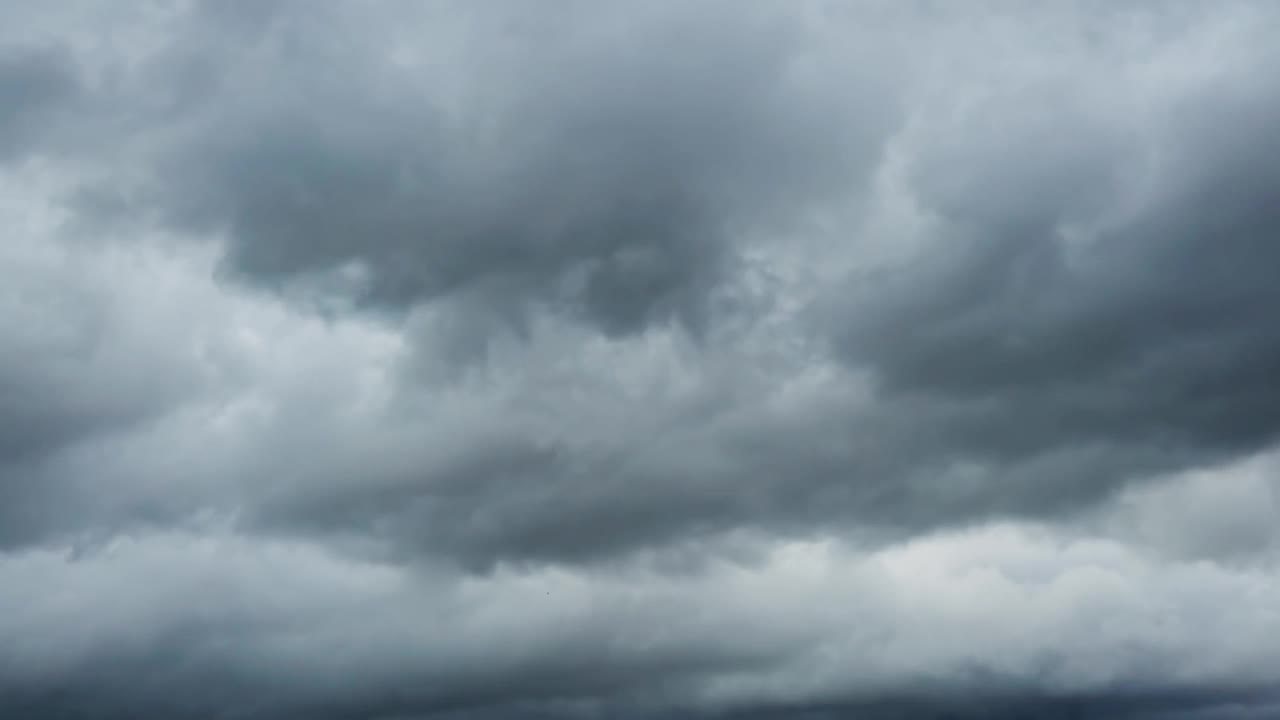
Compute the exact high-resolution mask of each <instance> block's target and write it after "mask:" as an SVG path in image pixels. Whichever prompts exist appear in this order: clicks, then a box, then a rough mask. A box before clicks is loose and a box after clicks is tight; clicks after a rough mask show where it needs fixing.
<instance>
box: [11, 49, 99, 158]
mask: <svg viewBox="0 0 1280 720" xmlns="http://www.w3.org/2000/svg"><path fill="white" fill-rule="evenodd" d="M79 89H80V88H79V83H78V76H77V73H76V69H75V68H74V66H73V65H72V62H71V59H70V57H69V56H68V54H66V53H64V52H59V51H58V50H56V49H52V48H47V47H31V46H16V47H3V48H0V162H3V161H12V160H17V159H21V158H22V157H23V156H25V155H26V154H28V153H29V152H32V151H34V150H36V149H37V148H38V147H39V145H40V143H41V141H42V140H44V139H45V137H46V135H47V133H48V131H49V129H50V124H51V122H53V121H56V120H57V119H58V118H57V116H56V113H55V112H54V111H56V110H59V109H62V108H64V107H65V106H66V104H67V103H68V102H69V101H72V100H74V99H75V98H76V96H77V94H78V91H79Z"/></svg>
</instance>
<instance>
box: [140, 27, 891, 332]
mask: <svg viewBox="0 0 1280 720" xmlns="http://www.w3.org/2000/svg"><path fill="white" fill-rule="evenodd" d="M285 7H287V6H277V7H275V9H276V10H278V11H279V12H277V13H275V14H272V13H269V12H268V11H267V10H265V9H263V8H254V9H253V10H252V11H251V12H248V13H246V14H245V15H244V16H243V17H242V16H240V15H239V14H238V13H236V12H235V11H234V10H231V9H222V10H219V11H217V16H218V21H217V22H216V23H215V24H214V28H215V29H208V28H205V27H198V28H196V29H195V30H193V31H192V32H193V33H198V34H197V35H196V41H195V42H194V43H192V44H193V45H194V46H195V49H192V48H191V47H189V45H188V43H189V41H188V40H187V38H185V37H183V38H180V39H177V40H176V41H175V46H174V47H173V48H172V49H170V50H169V51H167V52H165V53H163V54H162V55H160V56H159V58H158V61H157V62H158V63H160V65H159V67H158V69H157V72H156V74H157V76H158V77H160V78H162V82H167V83H169V84H171V85H174V86H175V89H174V91H173V93H174V95H175V97H177V96H179V95H184V94H185V95H187V96H190V97H189V99H187V100H185V101H182V102H179V104H178V105H175V107H180V109H177V110H174V112H175V113H176V115H177V116H178V118H174V117H167V118H166V121H168V122H174V123H175V124H176V125H177V126H178V127H180V128H182V130H180V131H178V132H177V133H176V135H177V138H176V139H175V141H174V142H173V143H171V144H170V145H169V146H167V147H163V148H161V149H160V150H158V154H159V159H158V160H157V163H158V167H157V173H158V174H157V177H156V178H155V181H156V186H155V187H154V188H153V189H152V192H151V193H148V194H147V196H148V198H149V199H150V200H152V201H158V202H159V203H160V207H161V212H162V214H163V215H164V216H166V217H167V218H168V219H169V220H170V221H171V222H173V223H176V224H177V225H178V226H180V227H189V228H203V229H212V230H216V231H219V232H225V233H226V237H227V245H226V263H227V266H228V268H229V269H230V270H231V271H232V272H233V273H234V275H235V276H237V277H239V278H241V279H243V280H246V281H249V282H252V283H256V284H260V285H265V286H268V287H281V286H283V287H296V286H298V285H299V284H304V285H306V284H312V283H315V282H320V283H323V284H324V287H325V288H326V289H327V290H329V291H337V292H339V293H342V294H345V295H350V296H351V297H352V299H354V300H355V301H356V302H357V303H359V304H361V305H366V306H369V307H373V308H383V309H393V310H403V309H406V308H408V307H410V306H412V305H414V304H417V303H421V302H425V301H431V300H437V299H440V298H446V297H455V296H460V297H463V298H464V299H465V300H466V301H467V302H468V303H478V304H482V305H484V306H488V307H491V310H490V314H491V315H493V316H495V317H499V318H501V319H502V320H503V322H504V323H505V324H515V326H517V327H522V326H523V325H524V323H525V321H526V319H527V315H528V313H529V312H530V311H531V308H530V307H529V306H530V305H534V306H537V307H540V308H544V309H545V308H550V309H553V310H557V311H564V312H567V313H568V314H570V315H572V316H575V317H579V318H581V319H583V320H585V321H587V322H589V323H591V324H592V325H594V326H596V327H599V328H600V329H601V330H602V331H603V332H605V333H606V334H609V335H620V334H629V333H634V332H637V331H639V330H642V329H643V328H644V327H646V326H648V325H650V324H652V323H664V322H667V321H670V320H676V321H679V322H681V323H682V324H684V325H685V326H687V327H689V328H691V329H695V330H697V329H701V328H702V327H703V326H704V325H705V323H706V322H707V320H706V315H707V313H708V312H709V311H710V308H709V303H710V302H711V296H712V294H713V292H714V291H715V289H716V288H717V287H718V286H720V285H721V284H722V283H723V282H724V279H725V274H726V273H729V272H732V271H733V265H734V263H735V262H736V260H737V257H736V256H737V251H736V249H735V240H736V238H738V237H739V236H741V235H743V234H745V233H749V232H752V231H755V230H756V229H757V226H758V225H759V224H760V223H761V222H767V223H773V224H775V225H776V226H777V227H776V230H777V231H780V232H781V231H785V229H786V223H787V222H788V221H792V220H794V219H796V218H799V217H800V215H801V213H802V211H803V209H804V207H805V206H806V205H807V204H812V203H813V202H814V201H815V200H816V199H818V198H819V197H820V196H821V195H822V194H823V193H829V192H831V190H832V189H833V188H839V189H841V190H847V186H848V185H849V184H850V183H853V184H855V185H856V183H857V182H858V181H859V179H860V177H862V176H865V175H866V174H867V173H868V172H869V171H870V170H871V169H873V168H874V167H875V164H876V158H877V155H878V152H879V148H880V143H881V141H882V140H883V137H884V135H885V134H886V133H887V132H888V131H889V130H890V129H891V127H892V125H891V122H892V120H893V116H894V110H893V108H892V107H890V103H891V100H892V98H891V96H889V95H887V94H885V93H884V92H882V88H881V87H880V86H879V84H876V83H872V82H869V80H868V78H867V76H866V74H865V73H849V74H848V77H847V78H842V79H846V80H848V81H849V82H850V85H849V86H848V87H843V88H841V90H842V92H845V93H848V99H846V98H845V96H844V95H832V94H830V93H825V92H823V90H824V88H823V87H822V86H821V85H818V86H813V85H814V83H813V82H812V81H811V80H810V79H807V78H806V77H804V75H803V69H802V68H797V64H798V60H797V56H798V55H800V54H801V53H802V52H803V51H804V48H803V47H798V46H797V45H798V41H797V38H796V37H795V35H796V30H795V28H794V27H792V26H793V25H795V21H794V19H792V18H789V17H788V16H787V15H785V14H782V13H778V12H774V13H765V12H762V11H761V8H737V9H734V10H733V11H730V10H729V9H728V7H722V6H719V5H716V4H708V5H707V6H706V7H702V8H698V9H693V10H690V9H676V8H674V6H669V4H667V3H658V4H655V5H654V6H653V7H651V8H650V7H640V6H638V5H633V4H622V5H618V6H613V7H602V8H596V7H591V6H587V5H582V4H579V3H571V2H566V3H560V4H559V5H556V6H553V7H558V8H559V12H557V11H555V10H553V8H544V7H538V8H536V9H534V8H532V7H529V6H521V5H519V4H507V3H500V4H498V5H496V6H493V7H490V8H471V7H467V6H465V5H461V4H453V5H446V6H442V7H448V8H449V9H450V10H451V11H453V13H454V14H455V15H456V16H457V17H454V18H449V19H445V18H442V17H441V15H442V13H440V12H432V11H429V10H428V9H424V8H418V9H416V10H415V9H413V8H411V7H409V6H407V5H399V6H397V9H398V10H399V11H401V12H403V13H405V17H404V18H401V19H400V20H399V21H396V22H400V23H402V24H405V23H407V24H410V25H412V26H413V27H414V28H415V32H416V33H419V34H421V36H422V37H420V38H417V40H418V42H421V43H430V42H432V41H437V40H438V41H439V42H440V43H441V44H442V45H443V46H444V49H443V50H437V51H435V52H432V51H431V50H430V49H429V50H428V51H427V53H425V55H426V57H425V58H422V57H414V56H413V54H412V52H410V50H413V49H414V48H413V46H410V48H409V49H407V50H405V51H404V52H403V53H402V56H397V54H396V52H394V51H392V52H390V53H388V52H387V48H386V47H384V46H382V45H381V44H379V43H378V41H377V40H374V39H372V38H370V37H351V36H350V33H349V32H348V29H349V28H350V27H352V26H355V27H362V26H363V27H362V29H368V27H369V26H371V25H372V26H373V27H374V29H376V30H385V28H384V27H383V26H384V25H385V23H386V21H385V20H383V21H379V20H369V19H368V18H367V17H362V16H365V15H367V14H368V13H366V12H365V11H364V10H358V11H357V10H356V9H355V8H354V7H350V6H341V7H338V6H335V7H327V8H324V9H320V10H315V9H308V10H305V11H302V10H297V11H290V12H286V11H285V10H284V8H285ZM561 13H567V14H561ZM260 16H261V17H260ZM555 18H559V19H555ZM441 25H442V26H443V29H442V28H441V27H440V26H441ZM447 31H453V32H454V33H456V35H445V34H444V33H446V32H447ZM241 44H247V47H244V48H241V49H238V50H232V49H231V48H232V47H233V46H235V47H239V46H240V45H241ZM215 52H216V53H219V55H218V56H216V57H210V53H215ZM232 52H235V53H237V54H242V55H244V56H245V57H244V59H242V60H241V59H237V60H236V61H233V62H226V61H225V59H224V55H226V54H230V53H232ZM418 52H419V54H420V55H421V54H424V53H422V52H421V51H420V50H419V51H418ZM438 62H448V63H450V64H451V65H454V66H456V67H457V68H458V70H457V71H456V72H458V74H457V75H456V76H454V77H446V78H443V79H440V78H438V77H433V68H432V67H431V65H430V63H438ZM321 66H323V67H326V68H330V69H331V70H329V71H325V72H316V68H317V67H321ZM171 67H176V68H179V69H178V70H173V69H169V68H171ZM161 68H163V70H161ZM437 74H438V73H437ZM817 80H818V82H825V83H829V82H830V80H829V79H828V78H822V77H820V78H818V79H817ZM433 81H434V82H433ZM192 84H195V86H196V87H197V88H203V89H204V91H203V92H200V93H199V94H197V93H196V91H193V90H189V89H187V88H188V87H189V86H190V85H192ZM179 118H180V119H179ZM142 131H143V132H148V131H149V128H146V127H144V128H143V130H142ZM157 195H158V198H157V197H155V196H157ZM326 281H327V282H326Z"/></svg>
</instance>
